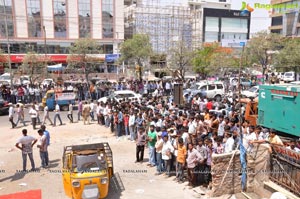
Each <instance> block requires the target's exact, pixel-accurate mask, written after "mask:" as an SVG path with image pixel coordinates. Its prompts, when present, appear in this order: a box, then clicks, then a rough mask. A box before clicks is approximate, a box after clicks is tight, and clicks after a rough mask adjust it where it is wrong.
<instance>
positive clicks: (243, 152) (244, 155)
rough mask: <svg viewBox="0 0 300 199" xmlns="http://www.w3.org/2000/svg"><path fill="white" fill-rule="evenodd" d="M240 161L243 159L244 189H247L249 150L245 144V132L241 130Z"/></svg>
mask: <svg viewBox="0 0 300 199" xmlns="http://www.w3.org/2000/svg"><path fill="white" fill-rule="evenodd" d="M239 144H240V161H241V167H242V178H241V180H242V182H241V184H242V190H243V191H245V189H246V182H247V173H246V172H247V162H246V154H247V150H246V149H245V147H244V144H243V133H242V132H241V139H240V143H239Z"/></svg>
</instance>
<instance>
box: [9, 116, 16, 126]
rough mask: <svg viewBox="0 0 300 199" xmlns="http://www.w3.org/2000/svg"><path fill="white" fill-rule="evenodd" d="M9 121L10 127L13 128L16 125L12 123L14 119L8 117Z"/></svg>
mask: <svg viewBox="0 0 300 199" xmlns="http://www.w3.org/2000/svg"><path fill="white" fill-rule="evenodd" d="M9 121H10V123H11V127H12V128H15V126H16V124H15V123H14V118H13V117H9Z"/></svg>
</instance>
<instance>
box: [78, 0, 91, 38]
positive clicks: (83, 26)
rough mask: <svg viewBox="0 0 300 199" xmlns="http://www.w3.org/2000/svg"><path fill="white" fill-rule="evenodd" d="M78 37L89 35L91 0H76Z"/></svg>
mask: <svg viewBox="0 0 300 199" xmlns="http://www.w3.org/2000/svg"><path fill="white" fill-rule="evenodd" d="M78 12H79V15H78V18H79V37H80V38H84V37H90V36H91V17H90V16H91V1H90V0H78Z"/></svg>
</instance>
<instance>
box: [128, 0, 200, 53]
mask: <svg viewBox="0 0 300 199" xmlns="http://www.w3.org/2000/svg"><path fill="white" fill-rule="evenodd" d="M195 17H196V15H194V13H193V12H192V11H191V9H190V7H189V5H188V4H187V1H186V3H185V1H184V0H171V1H170V0H169V1H168V0H165V1H162V0H136V1H135V2H134V3H133V4H131V5H130V6H128V7H127V8H126V9H125V38H130V37H131V36H132V35H133V34H147V35H149V37H150V42H151V44H152V48H153V51H154V52H156V53H160V54H161V53H164V54H167V53H168V52H169V51H170V50H171V49H172V48H174V47H175V46H176V43H177V42H178V41H184V43H185V44H186V45H187V47H188V48H193V47H195V45H194V44H195V43H196V44H197V43H198V42H201V39H200V35H201V34H199V31H200V30H198V29H199V25H198V26H197V24H198V23H197V20H196V18H195Z"/></svg>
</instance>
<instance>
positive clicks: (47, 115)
mask: <svg viewBox="0 0 300 199" xmlns="http://www.w3.org/2000/svg"><path fill="white" fill-rule="evenodd" d="M46 119H48V120H49V122H50V124H51V125H53V122H52V120H51V119H50V117H49V109H48V106H47V105H46V106H45V107H44V116H43V122H42V125H45V123H46Z"/></svg>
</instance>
